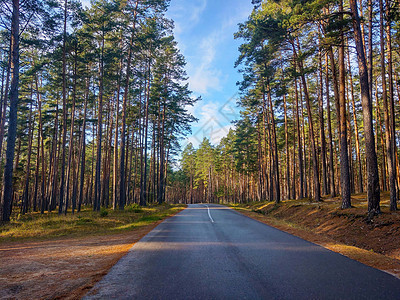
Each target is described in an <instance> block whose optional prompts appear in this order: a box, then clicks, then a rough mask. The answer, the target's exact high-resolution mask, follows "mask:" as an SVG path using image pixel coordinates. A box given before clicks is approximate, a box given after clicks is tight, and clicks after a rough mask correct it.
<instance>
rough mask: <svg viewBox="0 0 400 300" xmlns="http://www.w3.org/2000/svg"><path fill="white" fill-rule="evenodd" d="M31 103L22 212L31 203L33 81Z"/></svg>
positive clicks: (26, 210)
mask: <svg viewBox="0 0 400 300" xmlns="http://www.w3.org/2000/svg"><path fill="white" fill-rule="evenodd" d="M31 85H32V86H31V104H30V106H29V128H28V158H27V162H26V169H25V187H24V193H23V196H22V199H23V200H22V211H21V212H22V214H25V213H27V212H28V205H29V181H30V178H29V177H30V174H31V156H32V141H33V130H34V122H32V106H33V83H31Z"/></svg>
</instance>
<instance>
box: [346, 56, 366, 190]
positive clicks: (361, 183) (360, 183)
mask: <svg viewBox="0 0 400 300" xmlns="http://www.w3.org/2000/svg"><path fill="white" fill-rule="evenodd" d="M347 63H348V70H347V72H348V76H349V79H350V90H351V93H350V94H351V104H352V108H353V122H354V135H355V142H356V155H357V166H358V191H359V193H363V192H364V180H363V172H362V161H361V151H360V138H359V130H358V122H357V110H356V104H355V99H354V87H353V78H352V75H351V64H350V54H349V55H348V56H347Z"/></svg>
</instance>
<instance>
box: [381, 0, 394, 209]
mask: <svg viewBox="0 0 400 300" xmlns="http://www.w3.org/2000/svg"><path fill="white" fill-rule="evenodd" d="M379 12H380V49H381V51H380V52H381V80H382V100H383V116H384V122H385V145H386V159H387V170H388V173H389V174H388V175H389V190H390V204H391V208H392V204H393V203H394V206H393V208H394V209H395V207H396V206H397V205H396V199H397V192H396V175H395V171H394V166H395V164H394V159H393V152H392V151H393V147H392V144H393V143H392V139H393V135H392V130H391V127H392V124H391V120H390V118H391V117H390V115H391V114H392V113H393V112H392V111H390V112H389V110H391V105H390V106H389V104H388V99H387V98H388V95H387V86H386V66H385V65H386V62H385V35H384V31H385V27H384V18H385V16H384V9H383V0H379Z"/></svg>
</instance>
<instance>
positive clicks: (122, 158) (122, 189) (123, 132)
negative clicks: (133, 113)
mask: <svg viewBox="0 0 400 300" xmlns="http://www.w3.org/2000/svg"><path fill="white" fill-rule="evenodd" d="M138 5H139V1H138V0H137V1H136V4H135V11H134V20H133V25H132V33H131V39H130V42H129V49H128V61H127V66H126V79H125V89H124V97H123V101H122V130H121V146H120V169H119V170H120V172H119V174H120V181H119V182H120V187H119V209H120V210H123V209H124V206H125V203H126V186H125V179H126V178H125V177H126V175H125V140H126V137H125V135H126V106H127V101H128V92H129V79H130V75H131V63H132V55H133V53H132V52H133V41H134V37H135V30H136V17H137V8H138Z"/></svg>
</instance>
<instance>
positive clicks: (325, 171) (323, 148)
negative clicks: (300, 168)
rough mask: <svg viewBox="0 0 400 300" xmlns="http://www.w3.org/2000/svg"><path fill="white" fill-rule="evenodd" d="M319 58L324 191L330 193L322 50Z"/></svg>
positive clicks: (319, 102) (319, 103) (319, 105)
mask: <svg viewBox="0 0 400 300" xmlns="http://www.w3.org/2000/svg"><path fill="white" fill-rule="evenodd" d="M318 58H319V84H320V88H319V95H318V100H319V101H318V108H319V126H320V136H321V163H322V193H323V194H324V195H327V194H328V178H327V166H326V139H325V119H324V83H323V75H322V73H323V71H322V57H321V51H319V54H318Z"/></svg>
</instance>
